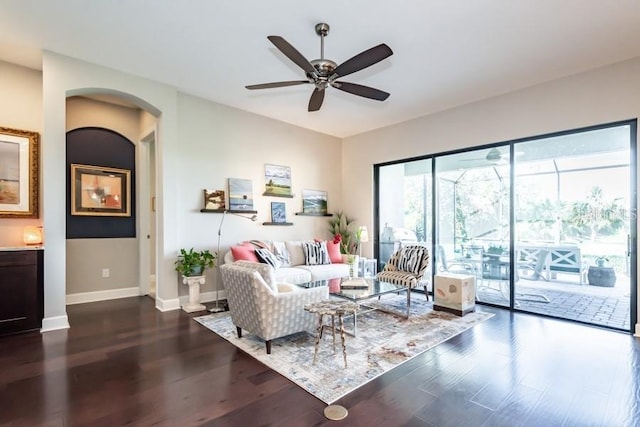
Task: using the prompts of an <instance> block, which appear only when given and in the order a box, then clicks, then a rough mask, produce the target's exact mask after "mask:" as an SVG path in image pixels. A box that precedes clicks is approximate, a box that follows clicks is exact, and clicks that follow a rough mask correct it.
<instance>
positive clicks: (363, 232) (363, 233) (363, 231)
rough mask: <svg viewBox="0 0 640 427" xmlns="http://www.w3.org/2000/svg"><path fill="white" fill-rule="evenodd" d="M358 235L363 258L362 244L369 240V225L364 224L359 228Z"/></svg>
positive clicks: (359, 248) (360, 254)
mask: <svg viewBox="0 0 640 427" xmlns="http://www.w3.org/2000/svg"><path fill="white" fill-rule="evenodd" d="M358 235H359V236H360V240H358V250H359V251H360V253H359V254H358V255H359V256H360V259H362V244H363V243H366V242H368V241H369V232H368V231H367V226H366V225H363V226H361V227H360V228H359V229H358Z"/></svg>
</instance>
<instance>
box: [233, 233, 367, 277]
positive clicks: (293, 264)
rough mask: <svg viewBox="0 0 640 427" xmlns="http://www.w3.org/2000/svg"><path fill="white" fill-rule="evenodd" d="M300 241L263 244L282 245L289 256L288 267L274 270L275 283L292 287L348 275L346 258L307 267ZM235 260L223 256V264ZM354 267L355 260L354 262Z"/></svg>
mask: <svg viewBox="0 0 640 427" xmlns="http://www.w3.org/2000/svg"><path fill="white" fill-rule="evenodd" d="M302 242H303V241H302V240H287V241H284V242H265V243H267V244H269V245H273V244H274V243H284V245H280V247H283V246H284V247H285V248H286V249H287V252H288V254H289V259H290V265H288V266H281V267H278V268H276V269H275V279H276V282H277V283H291V284H294V285H297V284H301V283H306V282H312V281H315V280H327V279H333V278H336V277H346V276H348V275H349V264H347V263H346V256H343V260H342V261H343V262H341V263H331V264H323V265H307V264H306V259H305V255H304V250H303V248H302ZM235 261H236V260H235V259H234V258H233V254H232V252H231V251H228V252H227V253H226V254H225V255H224V263H225V264H231V263H233V262H235ZM356 265H358V264H357V260H356Z"/></svg>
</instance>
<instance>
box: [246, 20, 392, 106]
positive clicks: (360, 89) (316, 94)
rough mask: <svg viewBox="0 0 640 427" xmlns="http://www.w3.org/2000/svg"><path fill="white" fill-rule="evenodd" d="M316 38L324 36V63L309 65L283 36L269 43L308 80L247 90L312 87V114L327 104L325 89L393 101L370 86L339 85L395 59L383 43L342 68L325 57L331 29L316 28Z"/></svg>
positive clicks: (278, 83) (387, 95)
mask: <svg viewBox="0 0 640 427" xmlns="http://www.w3.org/2000/svg"><path fill="white" fill-rule="evenodd" d="M315 29H316V34H317V35H319V36H320V59H314V60H313V61H308V60H307V59H306V58H305V57H304V56H303V55H302V54H301V53H300V52H298V51H297V50H296V49H295V48H294V47H293V46H291V45H290V44H289V43H288V42H287V41H286V40H285V39H283V38H282V37H280V36H268V37H267V39H269V41H270V42H271V43H273V44H274V45H275V47H277V48H278V50H279V51H280V52H282V53H284V55H285V56H286V57H287V58H289V59H290V60H291V61H293V62H294V63H295V64H296V65H297V66H298V67H300V68H302V69H303V70H304V71H305V73H306V77H307V79H306V80H292V81H284V82H273V83H263V84H257V85H249V86H245V87H246V88H247V89H250V90H254V89H271V88H276V87H284V86H295V85H300V84H306V83H311V84H313V85H314V86H315V89H314V90H313V93H312V94H311V98H310V99H309V111H318V110H319V109H320V107H321V106H322V101H324V93H325V89H326V88H328V87H329V86H332V87H334V88H336V89H340V90H342V91H344V92H348V93H351V94H353V95H358V96H362V97H365V98H369V99H374V100H376V101H384V100H385V99H387V98H388V97H389V93H387V92H384V91H381V90H379V89H375V88H372V87H369V86H363V85H359V84H356V83H349V82H343V81H338V80H337V79H338V78H340V77H344V76H347V75H349V74H352V73H355V72H356V71H360V70H362V69H364V68H367V67H369V66H371V65H373V64H376V63H378V62H380V61H382V60H383V59H385V58H388V57H389V56H391V55H393V51H392V50H391V48H390V47H389V46H387V45H386V44H384V43H382V44H379V45H377V46H374V47H372V48H371V49H367V50H365V51H363V52H360V53H359V54H357V55H356V56H354V57H353V58H351V59H348V60H346V61H345V62H343V63H342V64H340V65H338V64H336V63H335V62H333V61H332V60H330V59H325V57H324V38H325V37H326V36H327V35H328V34H329V25H328V24H324V23H319V24H316V27H315Z"/></svg>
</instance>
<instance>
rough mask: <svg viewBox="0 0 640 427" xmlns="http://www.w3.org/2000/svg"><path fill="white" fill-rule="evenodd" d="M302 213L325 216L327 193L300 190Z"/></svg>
mask: <svg viewBox="0 0 640 427" xmlns="http://www.w3.org/2000/svg"><path fill="white" fill-rule="evenodd" d="M302 212H303V213H305V214H311V215H326V214H327V192H326V191H319V190H302Z"/></svg>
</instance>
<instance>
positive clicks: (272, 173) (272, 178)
mask: <svg viewBox="0 0 640 427" xmlns="http://www.w3.org/2000/svg"><path fill="white" fill-rule="evenodd" d="M264 181H265V190H264V193H263V194H262V195H263V196H275V197H293V195H292V194H291V168H290V167H289V166H278V165H270V164H266V165H264Z"/></svg>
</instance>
